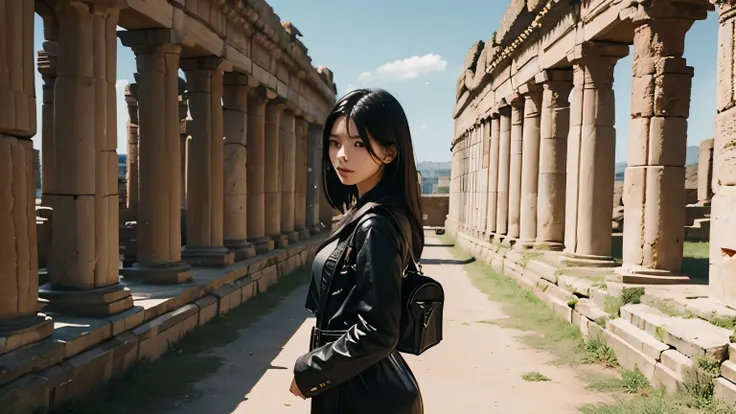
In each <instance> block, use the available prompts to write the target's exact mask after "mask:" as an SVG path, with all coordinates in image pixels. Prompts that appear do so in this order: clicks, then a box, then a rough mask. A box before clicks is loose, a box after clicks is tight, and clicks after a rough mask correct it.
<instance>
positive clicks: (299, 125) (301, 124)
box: [294, 117, 310, 240]
mask: <svg viewBox="0 0 736 414" xmlns="http://www.w3.org/2000/svg"><path fill="white" fill-rule="evenodd" d="M307 125H308V123H307V120H306V119H304V118H303V117H297V118H296V119H295V120H294V135H295V136H296V152H295V158H296V168H295V169H294V171H295V174H294V177H295V183H294V230H295V231H297V232H298V233H299V239H300V240H306V239H308V238H309V236H310V232H309V229H308V228H307V178H308V175H309V173H308V172H307V158H309V154H308V151H309V150H308V147H307Z"/></svg>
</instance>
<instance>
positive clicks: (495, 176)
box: [451, 11, 699, 280]
mask: <svg viewBox="0 0 736 414" xmlns="http://www.w3.org/2000/svg"><path fill="white" fill-rule="evenodd" d="M696 18H699V14H697V13H696V15H690V16H687V18H683V16H680V17H678V19H681V20H683V21H679V20H677V19H667V18H665V19H659V18H657V19H655V18H653V17H651V11H650V14H646V13H644V14H643V15H642V16H637V18H635V19H634V21H635V23H636V26H635V27H636V29H635V39H634V51H635V54H634V84H633V92H632V108H631V109H632V112H631V115H632V119H631V123H630V128H629V155H628V167H627V170H626V178H625V183H624V187H625V190H624V206H625V212H626V213H625V214H626V216H625V221H624V223H625V228H624V257H623V259H624V263H623V267H622V269H621V274H622V275H623V276H624V277H633V276H632V275H634V276H636V277H637V278H638V280H642V279H646V278H651V277H657V278H671V279H672V280H680V279H681V278H680V276H679V275H678V272H679V271H680V267H681V263H682V250H683V239H684V225H685V189H684V178H685V177H684V164H685V148H686V138H687V135H686V134H687V117H688V113H689V99H690V79H691V77H692V75H693V69H692V67H688V66H686V64H685V60H684V59H683V58H682V53H683V39H684V36H685V32H686V31H687V29H688V28H689V27H690V25H691V24H692V21H693V20H694V19H696ZM668 28H675V29H677V30H674V29H673V30H669V29H668ZM628 49H629V48H628V46H627V45H624V44H615V43H607V42H595V41H589V42H585V43H583V44H580V45H578V46H576V47H575V48H574V50H573V51H572V52H571V53H570V54H569V55H568V59H569V61H570V63H571V65H572V68H567V69H551V70H546V71H544V72H542V73H540V74H539V75H538V76H536V78H535V79H534V80H533V81H532V82H530V83H529V84H526V85H522V86H521V87H520V88H518V90H517V91H516V92H515V93H513V94H512V95H510V96H507V97H505V98H504V99H502V100H501V102H500V103H499V104H498V105H497V106H496V107H495V108H494V109H493V110H492V111H491V112H490V113H489V114H488V116H487V117H485V118H483V119H482V120H481V121H480V122H479V123H478V124H477V125H476V127H475V129H473V130H471V131H469V132H468V135H467V137H466V138H465V139H464V140H463V141H462V142H460V143H459V145H461V147H459V148H458V149H457V150H456V151H459V152H461V153H464V152H468V151H470V152H471V155H470V161H468V160H467V159H466V157H467V155H463V154H460V155H458V156H454V157H453V164H454V165H453V169H455V171H457V169H459V170H460V171H465V172H463V173H460V176H459V177H453V179H458V178H459V179H460V182H461V183H464V182H465V180H470V181H472V182H475V183H481V185H483V180H478V178H477V177H474V176H473V175H472V174H473V171H474V170H473V169H472V168H471V169H470V170H468V166H467V165H466V164H468V163H469V164H470V165H473V160H474V158H473V157H476V156H477V154H478V153H479V152H478V151H477V150H474V149H473V148H474V142H475V139H476V138H475V137H477V136H478V134H479V133H480V134H481V135H482V131H483V130H484V129H485V128H490V136H489V137H488V138H486V139H487V140H488V148H489V150H488V155H487V157H488V159H489V163H488V165H489V168H488V171H487V175H486V176H485V177H487V183H485V184H484V185H485V189H484V191H485V192H486V193H487V194H488V197H487V203H486V207H485V211H486V212H487V216H486V220H485V225H482V224H481V223H479V222H478V221H477V220H473V218H472V217H469V216H468V212H469V211H472V210H475V211H481V210H482V208H480V207H479V206H478V201H477V196H475V195H473V190H472V185H474V184H471V185H470V186H471V187H470V188H471V190H467V187H463V188H461V189H456V191H459V192H465V193H467V194H466V195H465V198H462V200H463V201H462V203H464V204H465V210H464V211H463V212H460V213H459V214H458V212H457V208H458V206H456V205H453V207H452V208H453V212H452V213H451V217H453V218H455V219H457V220H459V222H460V223H461V226H463V227H464V228H469V229H475V230H476V231H477V232H482V233H484V234H486V235H488V236H493V237H498V238H499V239H501V240H502V241H503V242H507V243H508V244H517V245H520V246H523V247H526V248H530V247H535V248H543V249H556V250H562V249H564V251H565V255H564V258H563V260H564V261H566V262H574V263H575V264H577V265H591V266H609V265H613V264H614V262H613V260H612V258H611V229H612V224H611V223H612V221H611V209H612V204H613V185H614V184H613V182H614V168H615V167H614V164H615V157H614V154H615V144H616V133H615V127H614V119H615V111H614V92H613V89H612V87H613V68H614V66H615V64H616V62H617V61H618V60H619V59H621V58H622V57H624V56H626V55H627V54H628ZM465 141H467V142H468V143H466V144H463V142H465ZM665 143H666V144H665ZM469 172H470V175H468V173H469ZM453 175H455V174H453ZM460 207H461V208H462V206H460Z"/></svg>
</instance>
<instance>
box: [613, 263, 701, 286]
mask: <svg viewBox="0 0 736 414" xmlns="http://www.w3.org/2000/svg"><path fill="white" fill-rule="evenodd" d="M606 281H607V282H618V283H625V284H635V285H676V284H681V283H689V282H690V277H688V276H686V275H684V274H680V273H676V272H672V271H669V270H662V269H648V268H646V267H643V266H637V265H623V266H622V267H621V268H620V269H617V270H616V274H615V275H610V276H608V277H606Z"/></svg>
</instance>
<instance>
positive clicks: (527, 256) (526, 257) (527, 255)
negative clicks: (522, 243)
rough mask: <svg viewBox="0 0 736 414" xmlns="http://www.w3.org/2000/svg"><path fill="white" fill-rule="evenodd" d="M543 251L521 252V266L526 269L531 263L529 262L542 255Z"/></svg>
mask: <svg viewBox="0 0 736 414" xmlns="http://www.w3.org/2000/svg"><path fill="white" fill-rule="evenodd" d="M542 254H543V253H542V252H538V251H534V250H528V251H524V252H522V253H521V260H519V266H521V268H522V269H526V267H527V266H528V265H529V262H530V261H532V260H534V259H536V258H539V257H542Z"/></svg>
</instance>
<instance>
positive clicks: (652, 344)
mask: <svg viewBox="0 0 736 414" xmlns="http://www.w3.org/2000/svg"><path fill="white" fill-rule="evenodd" d="M606 329H608V330H609V331H611V332H613V333H614V334H616V335H618V336H619V337H620V338H621V339H623V340H624V341H626V342H627V343H628V344H629V345H631V346H632V347H633V348H634V349H636V350H637V351H640V352H641V353H643V354H644V355H646V356H648V357H649V358H652V359H653V360H655V361H660V360H661V356H662V352H664V351H666V350H668V349H670V347H669V346H668V345H667V344H664V343H662V342H660V341H658V340H657V339H655V338H654V337H653V336H651V335H649V334H648V333H646V332H645V331H643V330H641V329H639V328H637V327H636V326H634V325H632V324H631V323H630V322H628V321H626V320H624V319H621V318H617V319H612V320H609V321H608V322H607V323H606Z"/></svg>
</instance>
